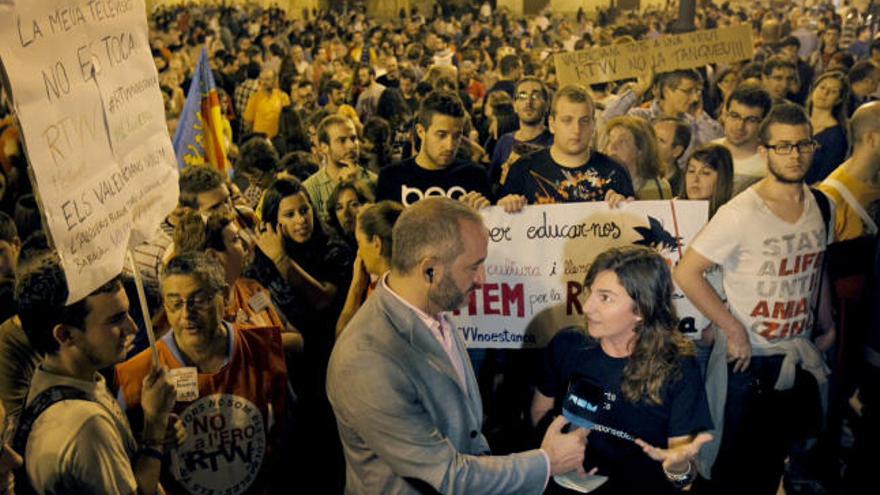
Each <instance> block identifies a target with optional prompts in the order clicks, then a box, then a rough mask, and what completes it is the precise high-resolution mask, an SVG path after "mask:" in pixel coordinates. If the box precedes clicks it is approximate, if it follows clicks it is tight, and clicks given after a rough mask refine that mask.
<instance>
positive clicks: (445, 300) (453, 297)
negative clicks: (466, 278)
mask: <svg viewBox="0 0 880 495" xmlns="http://www.w3.org/2000/svg"><path fill="white" fill-rule="evenodd" d="M470 292H471V290H470V289H469V290H468V291H466V292H462V291H460V290H459V289H458V287H457V286H456V285H455V282H454V281H453V280H452V277H450V276H448V275H445V274H444V275H443V278H442V279H440V283H439V284H437V288H436V289H434V290H432V291H430V292H429V293H428V300H429V301H431V303H432V304H434V306H436V307H438V308H440V311H454V310H456V309H458V308H460V307H461V306H462V305H463V304H464V303H465V301H467V298H468V294H470Z"/></svg>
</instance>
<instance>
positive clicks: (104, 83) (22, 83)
mask: <svg viewBox="0 0 880 495" xmlns="http://www.w3.org/2000/svg"><path fill="white" fill-rule="evenodd" d="M0 62H2V66H3V69H4V70H5V75H6V77H7V78H8V83H9V87H10V88H11V93H12V100H13V104H14V108H15V111H16V115H17V117H18V123H19V125H20V126H21V130H22V136H23V141H24V145H25V149H26V152H27V157H28V160H29V163H30V167H31V170H32V172H33V177H34V178H35V180H36V190H37V199H38V201H39V204H40V208H41V210H42V213H43V217H44V218H45V220H46V226H47V227H48V231H49V235H50V237H51V239H52V242H53V245H54V246H55V247H56V248H57V250H58V253H59V255H60V257H61V265H62V267H63V268H64V271H65V274H66V275H67V282H68V286H69V289H70V295H69V297H68V302H73V301H76V300H79V299H81V298H83V297H85V296H86V295H87V294H89V293H90V292H92V291H93V290H94V289H96V288H97V287H99V286H100V285H101V284H103V283H104V282H106V281H107V280H109V279H111V278H112V277H114V276H116V275H117V274H119V273H120V271H121V270H122V264H123V260H124V257H125V252H126V250H127V249H128V247H129V246H135V245H137V244H140V243H142V242H144V241H145V240H148V239H149V238H150V237H152V235H153V234H154V233H155V231H156V229H157V228H158V226H159V224H160V223H161V222H162V220H163V219H164V218H165V216H166V215H167V214H168V213H170V212H171V210H172V209H173V208H174V207H175V206H176V204H177V190H178V188H177V162H176V160H175V158H174V150H173V148H172V147H171V139H170V138H169V136H168V129H167V126H166V122H165V107H164V104H163V101H162V95H161V93H160V91H159V79H158V74H157V73H156V67H155V65H154V62H153V57H152V54H151V52H150V45H149V41H148V37H147V20H146V11H145V7H144V0H40V1H26V2H25V1H20V2H14V3H11V4H10V3H9V2H4V3H0Z"/></svg>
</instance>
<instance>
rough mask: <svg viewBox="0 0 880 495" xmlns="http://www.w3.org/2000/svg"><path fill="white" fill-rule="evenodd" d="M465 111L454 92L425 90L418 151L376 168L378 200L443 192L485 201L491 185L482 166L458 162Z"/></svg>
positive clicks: (474, 202) (475, 203) (478, 204)
mask: <svg viewBox="0 0 880 495" xmlns="http://www.w3.org/2000/svg"><path fill="white" fill-rule="evenodd" d="M465 116H466V112H465V109H464V104H462V102H461V99H460V98H459V97H458V95H456V94H454V93H451V92H444V91H434V92H431V93H429V94H428V96H426V97H425V99H424V101H422V105H421V107H420V108H419V114H418V117H417V118H416V124H415V128H416V134H417V135H418V138H419V140H420V143H419V146H418V150H419V153H418V155H417V156H416V157H415V158H409V159H406V160H403V161H401V162H398V163H395V164H392V165H390V166H387V167H385V168H383V169H381V170H380V171H379V180H378V184H377V186H376V200H377V201H383V200H386V199H390V200H392V201H397V202H399V203H401V204H403V205H404V206H409V205H411V204H413V203H415V202H416V201H419V200H421V199H424V198H426V197H428V196H446V197H448V198H452V199H457V200H459V201H462V202H465V203H467V204H468V205H470V206H472V207H474V208H477V209H479V208H483V207H485V206H488V205H489V199H488V198H487V197H488V196H489V195H490V190H489V189H490V188H489V177H488V175H487V174H486V170H485V168H483V167H481V166H479V165H476V164H475V163H473V162H470V161H456V154H457V152H458V147H459V146H460V145H461V141H462V135H463V129H464V120H465Z"/></svg>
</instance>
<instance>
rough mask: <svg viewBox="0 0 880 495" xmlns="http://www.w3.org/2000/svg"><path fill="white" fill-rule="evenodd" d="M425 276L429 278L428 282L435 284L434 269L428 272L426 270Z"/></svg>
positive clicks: (429, 269)
mask: <svg viewBox="0 0 880 495" xmlns="http://www.w3.org/2000/svg"><path fill="white" fill-rule="evenodd" d="M425 275H427V276H428V282H430V283H432V284H433V283H434V269H433V268H428V269H427V270H425Z"/></svg>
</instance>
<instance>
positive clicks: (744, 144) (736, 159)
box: [713, 83, 773, 194]
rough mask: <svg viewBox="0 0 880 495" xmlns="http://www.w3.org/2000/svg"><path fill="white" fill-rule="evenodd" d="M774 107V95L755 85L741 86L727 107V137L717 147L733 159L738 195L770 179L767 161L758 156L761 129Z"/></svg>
mask: <svg viewBox="0 0 880 495" xmlns="http://www.w3.org/2000/svg"><path fill="white" fill-rule="evenodd" d="M772 105H773V102H772V100H771V99H770V95H769V94H767V92H766V91H764V90H763V89H762V88H761V87H760V86H758V85H756V84H754V83H753V84H742V85H740V86H738V87H737V88H736V89H734V90H733V92H732V93H731V94H730V98H728V99H727V101H726V102H725V103H724V107H723V110H722V112H721V123H722V124H723V125H724V137H723V138H720V139H716V140H715V141H713V143H717V144H720V145H722V146H724V147H725V148H727V149H728V150H730V154H731V155H733V193H734V194H739V193H740V192H742V191H744V190H745V189H746V188H747V187H749V186H750V185H752V184H754V183H755V182H758V181H759V180H761V179H763V178H764V177H766V176H767V160H765V159H764V157H763V156H761V154H760V153H758V128H759V127H760V126H761V121H762V120H764V117H765V116H766V115H767V113H768V112H769V111H770V107H771V106H772Z"/></svg>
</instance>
